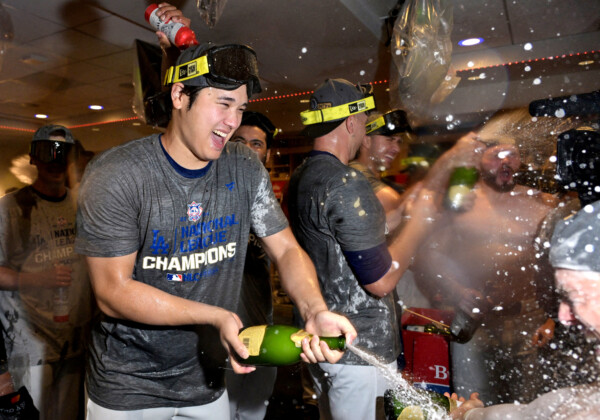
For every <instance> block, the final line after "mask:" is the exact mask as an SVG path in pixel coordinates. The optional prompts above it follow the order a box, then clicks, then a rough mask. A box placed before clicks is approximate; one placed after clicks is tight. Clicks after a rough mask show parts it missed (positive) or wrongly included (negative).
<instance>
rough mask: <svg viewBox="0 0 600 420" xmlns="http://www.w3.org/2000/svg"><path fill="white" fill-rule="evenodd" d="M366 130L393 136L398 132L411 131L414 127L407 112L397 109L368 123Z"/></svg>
mask: <svg viewBox="0 0 600 420" xmlns="http://www.w3.org/2000/svg"><path fill="white" fill-rule="evenodd" d="M366 131H367V134H370V135H375V134H379V135H382V136H391V135H394V134H398V133H406V132H409V133H410V132H412V129H411V128H410V125H409V124H408V121H407V119H406V112H404V111H402V110H400V109H395V110H393V111H389V112H386V113H385V114H383V115H382V116H380V117H379V118H377V119H375V120H373V121H371V122H370V123H368V124H367V125H366Z"/></svg>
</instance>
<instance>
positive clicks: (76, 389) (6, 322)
mask: <svg viewBox="0 0 600 420" xmlns="http://www.w3.org/2000/svg"><path fill="white" fill-rule="evenodd" d="M74 145H75V140H74V139H73V135H72V134H71V131H70V130H69V129H67V128H65V127H63V126H60V125H46V126H43V127H41V128H40V129H38V130H37V131H36V132H35V134H34V135H33V140H32V142H31V151H30V154H29V155H30V157H31V163H32V164H33V165H35V166H36V167H37V170H38V175H37V178H36V180H35V181H34V182H33V184H32V185H30V186H27V187H24V188H22V189H20V190H18V191H16V192H14V193H11V194H9V195H6V196H5V197H3V198H2V200H0V288H1V289H2V291H1V292H0V308H1V309H2V310H1V311H0V321H1V322H2V333H3V336H4V342H5V343H6V351H7V354H8V364H9V368H10V373H11V375H12V379H13V381H14V384H15V388H19V387H22V386H25V387H26V388H27V389H28V390H29V391H30V393H31V396H32V398H33V402H34V404H35V406H36V407H37V408H38V409H39V410H40V415H41V418H42V419H44V418H46V419H56V418H60V419H73V420H75V419H77V418H78V416H80V415H81V413H80V411H81V410H80V407H82V405H80V402H82V401H80V398H82V396H83V386H82V385H83V384H82V380H83V373H84V367H85V363H84V349H85V343H84V339H85V337H86V336H87V334H86V332H87V328H88V327H89V323H90V320H91V317H92V304H91V302H92V299H91V288H90V283H89V279H88V276H87V272H86V269H85V262H84V260H83V258H82V257H81V256H80V255H77V254H76V253H75V252H74V243H75V226H76V222H75V215H76V213H75V205H74V200H73V199H72V196H71V191H70V190H69V189H68V188H67V186H66V182H67V168H68V164H69V163H70V162H72V159H71V158H72V157H73V155H72V152H73V150H74Z"/></svg>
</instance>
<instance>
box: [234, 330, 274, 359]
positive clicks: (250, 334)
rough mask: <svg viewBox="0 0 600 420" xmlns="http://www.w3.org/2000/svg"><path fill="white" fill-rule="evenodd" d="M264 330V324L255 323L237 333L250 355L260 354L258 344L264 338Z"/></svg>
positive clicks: (259, 344)
mask: <svg viewBox="0 0 600 420" xmlns="http://www.w3.org/2000/svg"><path fill="white" fill-rule="evenodd" d="M266 331H267V326H266V325H256V326H254V327H248V328H246V329H245V330H243V331H242V332H241V333H240V334H239V337H240V340H242V343H244V346H246V349H248V353H249V354H250V356H258V355H259V354H260V346H261V344H262V342H263V339H264V338H265V332H266Z"/></svg>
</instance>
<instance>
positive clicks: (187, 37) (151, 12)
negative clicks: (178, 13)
mask: <svg viewBox="0 0 600 420" xmlns="http://www.w3.org/2000/svg"><path fill="white" fill-rule="evenodd" d="M157 10H158V5H157V4H156V3H154V4H151V5H150V6H148V7H147V8H146V12H145V13H144V16H145V18H146V21H147V22H148V23H149V24H150V26H152V27H153V28H154V29H156V30H157V31H161V32H164V33H165V35H167V38H169V41H171V44H173V45H175V46H176V47H177V48H179V49H181V50H184V49H186V48H188V47H191V46H192V45H198V41H197V40H196V34H195V33H194V31H192V30H191V29H190V28H188V27H187V26H185V25H184V24H182V23H175V22H173V21H172V20H168V21H167V22H163V21H162V20H160V18H159V17H158V16H156V12H157Z"/></svg>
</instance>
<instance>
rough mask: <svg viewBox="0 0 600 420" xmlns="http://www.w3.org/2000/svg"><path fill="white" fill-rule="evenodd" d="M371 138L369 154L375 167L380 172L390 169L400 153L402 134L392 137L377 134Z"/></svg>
mask: <svg viewBox="0 0 600 420" xmlns="http://www.w3.org/2000/svg"><path fill="white" fill-rule="evenodd" d="M369 137H370V145H369V147H368V153H369V158H370V159H371V161H372V162H373V165H374V167H375V168H376V169H377V170H379V171H380V172H383V171H385V170H388V169H390V167H391V166H392V163H393V162H394V159H395V158H396V156H398V153H399V152H400V146H401V145H402V136H401V135H400V134H395V135H391V136H383V135H380V134H375V135H373V136H369ZM361 153H362V152H361Z"/></svg>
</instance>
